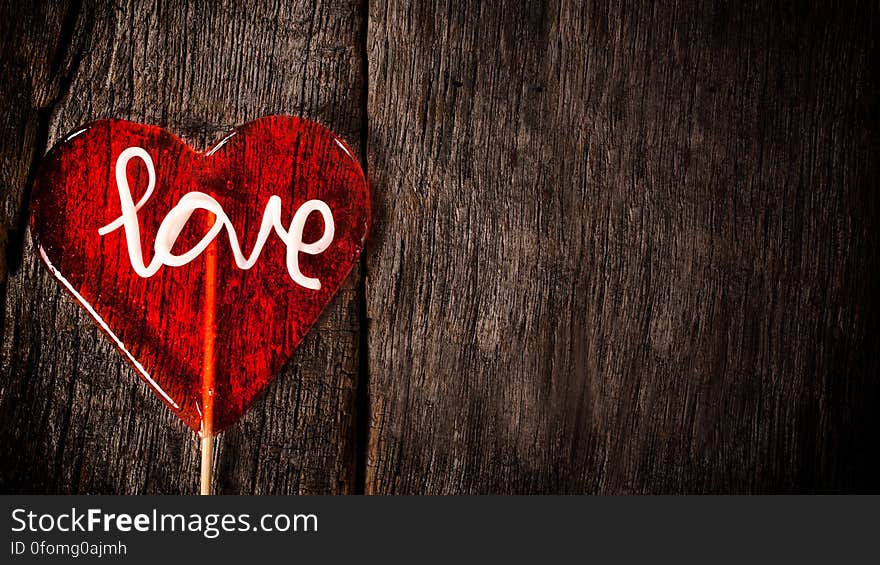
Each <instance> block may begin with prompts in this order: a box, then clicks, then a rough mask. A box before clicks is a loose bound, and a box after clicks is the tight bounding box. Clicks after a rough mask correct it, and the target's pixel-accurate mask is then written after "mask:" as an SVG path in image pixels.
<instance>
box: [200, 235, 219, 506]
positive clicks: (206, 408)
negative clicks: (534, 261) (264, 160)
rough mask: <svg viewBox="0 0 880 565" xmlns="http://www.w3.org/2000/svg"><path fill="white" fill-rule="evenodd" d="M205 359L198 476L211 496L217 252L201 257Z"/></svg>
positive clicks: (202, 489)
mask: <svg viewBox="0 0 880 565" xmlns="http://www.w3.org/2000/svg"><path fill="white" fill-rule="evenodd" d="M205 260H206V261H205V262H206V265H205V328H204V330H205V334H204V336H205V339H204V342H205V357H204V363H203V365H204V370H203V374H202V434H201V435H202V442H201V443H202V474H201V487H200V489H199V493H200V494H206V495H207V494H211V478H212V477H213V466H214V337H215V332H214V310H215V306H216V296H215V292H216V284H215V282H216V278H217V248H216V246H215V244H214V243H211V245H209V246H208V249H207V255H206V257H205Z"/></svg>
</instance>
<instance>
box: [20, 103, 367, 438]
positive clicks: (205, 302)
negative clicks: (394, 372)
mask: <svg viewBox="0 0 880 565" xmlns="http://www.w3.org/2000/svg"><path fill="white" fill-rule="evenodd" d="M33 202H34V204H33V216H32V221H31V229H32V230H33V234H34V236H35V238H36V242H37V244H38V246H39V252H40V254H41V256H42V258H43V259H44V261H45V262H46V264H47V265H48V266H49V269H50V270H51V271H52V273H53V274H54V275H55V276H56V277H57V278H58V280H59V281H60V282H61V283H62V284H63V285H64V286H65V287H66V288H67V290H69V291H70V292H71V293H72V294H73V295H74V296H75V297H76V299H77V300H78V301H79V302H80V303H81V304H82V306H83V307H84V308H85V309H86V310H87V311H88V312H89V314H91V315H92V316H93V317H94V318H95V320H96V321H97V323H98V324H99V325H100V326H101V328H102V329H103V330H104V331H105V332H106V333H107V334H108V335H109V336H110V338H111V339H112V340H113V341H114V342H115V343H116V345H117V346H118V347H119V349H120V350H121V351H122V352H123V353H124V354H125V356H126V357H127V358H128V360H129V361H130V362H131V364H132V365H133V366H134V367H135V369H137V371H138V373H139V374H140V376H141V377H142V378H143V379H144V380H145V381H146V382H147V383H149V385H150V386H151V387H152V388H153V390H154V391H155V392H156V394H157V395H158V396H159V397H160V398H162V400H163V401H164V402H165V403H166V404H168V405H169V406H170V407H171V408H172V409H173V410H174V411H175V412H176V413H177V414H178V415H179V416H180V418H181V419H182V420H183V421H184V422H186V424H187V425H188V426H189V427H191V428H192V429H193V430H196V431H199V430H201V429H204V428H206V429H207V430H212V429H213V432H215V433H216V432H219V431H222V430H223V429H224V428H226V427H228V426H229V425H230V424H232V423H234V422H235V421H236V420H237V419H238V418H239V417H240V416H241V415H242V413H243V412H244V411H245V410H246V409H247V408H248V406H249V405H250V404H251V402H253V400H254V398H255V397H256V396H257V395H258V394H259V393H260V391H262V390H263V388H264V387H265V386H266V385H267V384H268V383H269V382H270V381H271V379H272V377H273V376H274V375H275V373H276V372H277V371H278V370H279V369H280V368H281V366H282V365H283V364H284V363H285V361H287V359H288V358H289V357H290V355H291V354H292V353H293V351H294V349H295V348H296V347H297V345H299V343H300V341H302V339H303V337H304V336H305V334H306V332H308V330H309V328H310V327H311V326H312V324H314V323H315V321H316V320H317V319H318V316H319V315H320V313H321V311H322V310H323V309H324V307H325V306H326V305H327V303H328V302H329V301H330V299H331V298H332V297H333V294H334V293H335V292H336V290H337V289H338V288H339V286H340V285H341V284H342V282H343V280H344V279H345V277H346V276H347V275H348V273H349V271H350V270H351V268H352V267H353V265H354V264H355V261H357V258H358V256H359V254H360V252H361V250H362V249H363V244H364V238H365V237H366V234H367V229H368V225H369V219H370V199H369V189H368V188H367V183H366V180H365V179H364V174H363V172H362V171H361V167H360V165H359V164H358V161H357V159H355V158H354V156H353V154H352V152H351V150H349V148H348V147H347V146H346V145H345V143H343V142H342V141H341V140H340V139H339V138H337V137H336V136H335V135H333V133H331V132H330V131H329V130H327V129H326V128H324V127H323V126H320V125H318V124H315V123H312V122H309V121H306V120H301V119H298V118H292V117H281V116H275V117H267V118H261V119H259V120H256V121H254V122H251V123H249V124H247V125H245V126H243V127H241V128H239V129H238V130H236V131H235V132H233V133H231V134H229V135H228V136H227V137H225V138H224V139H223V140H222V141H220V142H219V143H218V144H217V145H216V146H215V147H214V148H213V149H211V150H210V151H207V152H204V153H203V152H196V151H193V150H192V149H191V148H190V147H189V146H187V145H186V144H185V143H184V142H183V141H181V140H180V139H178V138H177V137H175V136H173V135H171V134H170V133H168V132H166V131H165V130H163V129H161V128H158V127H155V126H145V125H141V124H136V123H131V122H126V121H120V120H101V121H98V122H95V123H93V124H91V125H89V126H87V127H85V128H83V129H80V130H79V131H76V132H74V133H72V134H70V135H69V136H68V137H67V138H66V139H64V141H63V142H61V143H59V144H58V145H57V146H56V147H55V148H53V149H52V151H51V152H50V153H49V154H48V155H47V156H46V158H45V159H44V161H43V163H42V165H41V167H40V170H39V172H38V174H37V177H36V182H35V187H34V201H33ZM206 424H207V426H206Z"/></svg>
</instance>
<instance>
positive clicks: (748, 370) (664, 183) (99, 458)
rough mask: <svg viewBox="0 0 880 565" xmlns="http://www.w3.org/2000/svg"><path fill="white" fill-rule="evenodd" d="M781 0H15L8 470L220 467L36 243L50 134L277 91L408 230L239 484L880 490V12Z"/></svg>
mask: <svg viewBox="0 0 880 565" xmlns="http://www.w3.org/2000/svg"><path fill="white" fill-rule="evenodd" d="M503 4H506V5H503ZM719 4H720V3H719ZM764 4H766V6H762V5H761V4H752V5H749V6H739V7H737V6H720V5H719V6H714V5H712V4H710V3H707V4H705V5H703V6H697V5H696V4H695V3H692V2H683V3H678V4H670V3H667V2H656V3H647V2H646V3H641V5H639V6H634V7H629V8H622V7H608V6H605V5H604V3H599V2H586V3H571V2H559V3H555V2H509V3H497V2H484V3H481V2H451V1H442V2H441V1H434V2H432V1H430V0H428V1H422V0H420V1H416V2H406V1H399V2H398V1H391V0H388V1H380V0H376V1H372V2H369V5H367V4H364V3H361V2H358V1H354V2H351V1H347V2H337V1H324V0H321V1H319V2H314V1H309V2H305V1H298V2H293V3H291V2H275V3H264V2H253V3H250V4H247V5H246V4H245V3H238V2H230V3H227V4H215V3H203V4H202V3H199V4H192V5H185V4H183V3H178V2H163V3H157V4H152V3H147V2H121V3H117V4H116V5H115V6H114V5H112V4H107V5H105V4H104V3H101V4H100V5H95V6H93V5H89V4H88V3H86V4H84V5H72V6H66V5H62V4H57V5H56V4H55V3H53V4H51V5H47V6H44V7H39V6H38V7H33V8H32V7H30V6H24V5H19V4H18V3H14V2H9V1H8V0H7V1H6V2H4V7H3V9H2V13H0V26H2V38H0V41H2V44H0V46H2V58H0V65H2V69H3V80H2V81H0V93H2V102H3V104H2V109H0V126H2V128H3V131H2V134H3V135H2V136H0V158H2V170H0V175H2V176H0V183H2V184H0V202H2V206H0V244H2V246H3V253H2V254H0V262H2V263H0V277H2V281H3V282H2V300H3V316H2V333H3V345H2V359H0V490H2V492H65V493H67V492H69V493H79V492H89V493H157V492H162V493H191V492H195V490H196V483H197V470H198V469H197V466H198V454H197V447H198V446H197V442H196V438H195V436H194V435H193V434H192V433H191V432H190V431H189V430H188V429H187V428H185V426H184V425H183V424H182V423H181V422H179V421H178V420H177V419H176V418H175V417H174V416H173V415H172V414H171V413H170V412H169V411H168V410H167V409H166V408H164V407H163V406H162V405H161V403H160V402H159V401H158V400H157V399H156V398H155V397H154V396H153V395H152V394H151V393H150V392H149V391H148V390H147V387H146V386H144V385H142V384H141V383H140V381H139V380H138V379H137V378H136V377H135V376H134V374H133V373H132V371H131V370H130V369H129V368H128V367H127V366H126V365H125V363H124V362H123V361H122V359H121V357H120V356H119V355H118V354H117V353H116V352H115V351H114V350H113V348H112V347H111V346H110V344H109V343H107V341H106V339H104V338H103V336H102V335H101V334H100V332H98V331H97V330H96V329H95V328H94V327H93V324H92V323H91V321H90V319H89V318H88V316H87V315H86V314H85V313H83V312H82V311H81V310H80V309H79V308H78V307H77V306H76V305H75V304H74V303H73V302H72V301H71V300H70V299H68V298H67V296H66V295H65V294H64V293H63V291H62V290H61V289H60V288H59V287H58V286H57V284H56V283H55V281H54V280H53V279H52V278H51V276H50V275H48V273H46V272H45V270H44V269H43V268H42V266H41V265H39V264H38V261H37V259H36V258H35V256H34V250H33V247H32V243H31V240H30V236H29V234H28V233H27V230H26V229H25V226H26V218H27V201H28V194H29V190H30V188H29V186H30V181H31V176H32V174H33V170H34V166H35V164H36V163H37V162H38V161H39V159H40V157H41V156H42V154H43V153H44V152H45V151H46V150H47V149H48V148H49V147H51V145H52V144H54V143H55V141H57V140H58V139H59V138H60V137H61V136H63V135H64V134H65V133H67V132H68V131H70V130H72V129H73V128H74V127H76V126H77V125H79V124H81V123H84V122H88V121H90V120H93V119H96V118H100V117H119V118H125V119H130V120H136V121H141V122H145V123H155V124H159V125H162V126H164V127H166V128H168V129H169V130H171V131H174V132H175V133H178V134H180V135H181V136H182V137H183V138H184V139H186V140H187V141H188V142H189V143H191V144H193V145H194V146H197V147H205V146H208V145H210V144H211V143H212V142H213V141H215V140H216V139H217V138H218V137H219V136H220V135H221V134H222V133H223V132H224V131H226V130H227V129H229V128H231V127H233V126H235V125H238V124H241V123H244V122H246V121H248V120H250V119H253V118H256V117H258V116H260V115H264V114H272V113H282V114H296V115H301V116H304V117H308V118H311V119H315V120H318V121H320V122H322V123H324V124H326V125H327V126H329V127H330V128H331V129H333V130H335V131H336V132H338V133H339V134H340V135H341V136H342V137H344V138H345V139H346V140H348V142H349V143H350V144H351V145H352V146H353V147H354V148H355V149H356V150H357V151H358V152H359V154H360V155H361V157H362V158H363V159H364V162H365V165H366V166H367V169H368V176H369V179H370V183H371V185H372V189H373V194H374V207H375V227H374V234H373V236H372V240H371V242H370V246H369V248H368V253H367V256H366V258H365V259H364V261H363V264H362V267H363V268H362V269H360V270H358V272H356V273H354V275H353V276H352V277H351V278H350V279H349V282H348V284H347V286H346V287H345V289H344V290H343V291H342V292H341V293H340V295H339V296H338V297H337V299H336V300H335V301H334V302H333V303H332V305H331V307H330V308H329V309H328V311H327V313H326V314H325V315H324V317H323V318H322V320H321V322H319V325H318V326H317V327H316V328H315V329H314V330H313V331H312V333H311V334H310V336H309V337H308V338H307V339H306V341H305V342H304V344H303V345H302V346H301V348H300V350H299V351H298V352H297V354H296V355H295V356H294V358H293V359H292V360H291V363H290V364H289V365H288V368H287V369H286V370H285V371H283V372H282V374H280V375H279V377H278V378H277V380H276V382H275V383H274V384H273V385H272V386H271V387H270V388H269V390H268V391H267V393H266V394H265V396H264V397H263V398H262V399H261V400H260V401H258V402H257V403H256V405H255V406H254V408H253V409H252V410H251V412H250V413H249V414H248V415H247V416H245V418H244V420H243V421H242V422H241V423H240V424H238V425H236V426H234V427H233V428H232V429H230V430H229V431H228V432H226V434H225V435H224V436H223V437H222V439H221V441H220V444H219V449H218V453H217V468H216V476H215V486H216V488H217V490H218V492H224V493H279V494H287V493H291V494H292V493H349V492H366V493H508V492H509V493H533V492H543V493H555V492H571V493H582V492H585V493H594V492H600V493H641V492H673V493H678V492H788V491H809V492H812V491H840V490H845V491H853V490H855V491H860V490H876V489H880V456H878V438H880V415H878V414H877V412H878V411H877V410H876V404H877V403H878V401H880V381H878V369H880V363H878V361H880V352H878V343H880V339H878V338H880V323H878V321H880V308H878V306H880V303H878V298H877V292H876V289H877V288H878V283H880V262H878V259H880V257H878V252H877V244H878V243H880V241H878V240H880V235H878V234H880V231H878V229H880V221H878V194H877V189H878V181H880V159H878V157H880V155H878V153H880V152H878V147H880V139H878V131H880V120H878V106H877V83H878V78H880V74H878V71H880V68H878V66H877V65H876V63H874V59H880V57H878V56H877V55H878V53H877V45H876V39H875V36H877V32H878V24H880V13H878V12H880V10H878V8H877V6H876V3H872V4H865V5H858V6H850V7H847V8H846V10H831V9H825V8H814V9H802V8H799V9H797V10H789V9H786V8H781V7H776V6H775V4H776V3H773V2H766V3H764Z"/></svg>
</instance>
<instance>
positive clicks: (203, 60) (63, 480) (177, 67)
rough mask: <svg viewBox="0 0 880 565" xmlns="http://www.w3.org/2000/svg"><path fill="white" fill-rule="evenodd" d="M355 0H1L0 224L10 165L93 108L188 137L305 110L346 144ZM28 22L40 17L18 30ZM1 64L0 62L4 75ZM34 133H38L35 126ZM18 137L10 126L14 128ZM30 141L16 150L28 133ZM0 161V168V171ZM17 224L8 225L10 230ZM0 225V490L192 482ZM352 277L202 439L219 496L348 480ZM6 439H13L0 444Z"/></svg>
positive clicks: (164, 435)
mask: <svg viewBox="0 0 880 565" xmlns="http://www.w3.org/2000/svg"><path fill="white" fill-rule="evenodd" d="M359 14H360V5H359V4H358V3H357V2H332V3H331V2H314V1H308V2H306V1H303V2H280V1H279V2H226V3H219V2H201V3H184V2H170V3H167V2H162V3H159V2H156V3H150V2H141V1H133V2H123V3H120V4H118V5H116V6H113V5H112V4H106V5H105V4H104V3H98V4H97V5H94V6H92V5H75V6H71V7H70V8H60V7H56V6H55V5H52V4H50V5H46V6H38V7H35V8H31V7H27V6H15V5H9V6H5V7H4V10H3V17H2V20H3V21H4V25H8V24H7V22H10V21H14V22H16V23H14V24H11V25H12V28H11V29H9V30H7V29H4V35H3V38H4V56H3V64H4V67H5V68H9V67H12V68H18V67H21V68H22V69H23V72H21V73H18V74H16V73H13V75H14V76H15V80H18V81H19V83H20V84H15V83H13V85H11V86H10V85H4V86H6V87H8V88H9V90H10V92H9V94H8V95H7V96H9V97H10V99H11V100H14V101H15V102H16V103H17V106H16V107H15V108H14V109H12V111H10V112H9V114H8V115H4V127H5V128H7V132H6V135H4V138H5V140H11V139H16V134H19V132H21V131H24V132H25V134H26V135H25V136H24V141H25V145H24V146H23V147H21V146H19V145H18V143H17V142H16V143H11V142H9V141H4V143H5V144H4V146H3V147H2V148H0V149H2V150H3V159H4V163H13V164H14V165H15V166H14V167H13V168H12V172H11V173H5V174H7V176H6V177H5V178H4V179H3V181H4V186H3V202H4V214H5V215H4V217H3V226H4V229H5V230H6V231H11V232H13V233H14V234H15V235H17V234H19V233H23V232H21V230H20V228H21V226H22V225H23V223H22V221H21V216H22V215H26V209H25V208H24V206H25V203H26V201H27V191H28V182H27V178H26V177H27V172H26V171H27V170H28V167H30V166H31V163H32V162H33V161H34V159H36V158H38V157H39V156H41V155H42V153H43V152H44V151H45V150H46V149H47V148H48V147H49V146H51V145H52V144H53V143H54V142H55V141H56V140H57V139H59V138H60V136H63V135H65V134H66V133H68V132H69V131H71V130H73V128H75V127H76V126H78V125H80V124H83V123H86V122H89V121H92V120H95V119H97V118H101V117H108V116H112V117H118V118H123V119H129V120H133V121H138V122H142V123H152V124H157V125H161V126H163V127H166V128H167V129H169V130H170V131H173V132H175V133H177V134H179V135H181V136H182V137H183V138H184V139H185V140H186V141H188V142H189V143H190V144H191V145H193V146H194V147H198V148H204V147H207V146H209V145H210V144H212V143H213V142H215V141H217V140H218V139H219V138H220V137H221V136H222V135H223V134H224V133H225V132H226V131H227V130H229V129H231V128H232V127H234V126H236V125H238V124H242V123H245V122H247V121H249V120H252V119H254V118H257V117H260V116H263V115H269V114H292V115H299V116H303V117H307V118H310V119H314V120H316V121H320V122H321V123H323V124H326V125H327V126H328V127H330V128H332V129H333V130H334V131H336V132H337V133H338V134H339V135H341V136H342V137H344V138H345V139H347V140H348V141H350V142H351V144H352V145H353V147H354V148H355V149H356V150H358V143H359V141H360V132H361V129H362V120H363V116H362V109H363V108H362V100H361V99H362V95H361V92H362V90H363V87H364V80H363V72H362V70H363V61H362V56H363V53H362V49H361V48H360V46H361V45H362V41H363V40H362V19H361V17H360V15H359ZM32 30H44V31H42V32H41V33H37V34H36V35H34V36H32V35H31V31H32ZM4 74H5V75H6V74H8V73H4ZM41 129H42V131H43V132H44V133H43V136H42V138H40V135H39V134H38V133H30V132H32V131H37V132H39V131H41ZM21 137H22V136H21V135H20V134H19V135H18V137H17V138H18V139H21ZM28 143H30V146H28ZM4 172H5V171H4ZM16 230H18V231H16ZM17 239H18V240H17V241H13V238H9V240H10V244H9V245H8V249H7V251H6V256H7V257H9V256H13V257H15V256H16V255H17V256H20V258H21V259H20V261H19V263H20V264H17V265H10V269H9V275H8V280H7V282H6V285H5V288H4V291H5V292H4V298H5V307H4V321H3V358H2V364H0V368H2V376H0V378H2V383H0V423H2V426H0V445H2V446H3V449H4V453H3V457H2V463H0V465H2V472H0V490H2V491H3V492H65V493H130V494H135V493H194V492H196V491H197V481H198V464H199V458H198V441H197V438H196V436H195V435H194V434H193V433H192V432H190V431H189V430H188V429H187V428H186V427H185V426H184V425H183V424H182V423H181V422H180V421H179V420H178V419H177V418H176V417H174V416H173V415H172V414H171V412H170V411H168V410H167V409H166V408H165V407H164V406H163V405H162V404H161V402H160V401H159V400H158V399H156V398H155V397H154V396H153V394H151V393H150V392H149V390H148V389H147V387H146V386H145V385H143V384H142V383H141V382H140V381H139V380H138V379H137V378H136V376H135V375H134V374H133V372H132V370H131V369H129V368H128V366H127V365H126V364H125V363H124V362H123V360H122V358H121V356H120V355H119V354H118V353H116V352H115V351H114V350H113V347H112V346H111V345H110V343H109V342H108V341H107V340H106V339H105V338H104V337H103V336H102V335H101V334H100V333H99V332H98V330H97V329H96V328H95V327H94V324H93V323H92V321H91V320H90V319H89V318H88V316H87V315H86V314H85V313H83V312H82V311H81V310H80V309H79V308H78V307H77V306H76V305H74V303H73V302H72V301H71V300H70V299H69V298H68V296H66V295H65V294H64V292H63V291H62V290H61V289H60V287H59V286H58V285H57V284H56V282H55V281H54V280H53V279H52V277H51V275H49V274H48V273H47V272H46V270H45V269H44V268H43V267H42V265H39V264H38V260H37V258H36V257H35V254H34V249H33V246H32V242H31V240H30V238H29V236H28V237H20V236H19V237H18V238H17ZM358 280H359V275H358V273H354V274H353V276H352V277H350V278H349V279H348V282H347V283H346V285H345V286H344V288H343V289H342V290H341V291H340V293H339V294H338V295H337V297H336V298H335V299H334V301H333V303H332V304H331V306H330V307H329V308H328V310H327V311H326V312H325V314H324V315H323V317H322V318H321V320H320V321H319V322H318V325H317V326H316V327H315V328H313V330H312V332H311V333H310V335H309V336H308V337H307V339H306V340H305V341H304V342H303V344H302V345H301V347H300V349H299V350H298V352H297V354H296V355H295V356H294V358H293V359H292V361H291V362H290V363H289V364H288V365H287V368H286V369H285V370H284V371H282V373H281V374H280V375H278V377H277V379H276V381H275V383H274V384H273V385H271V386H270V387H269V389H268V391H267V393H266V394H265V395H264V397H263V399H262V400H259V401H258V402H257V404H256V405H255V406H254V407H253V408H252V410H251V411H250V412H249V413H248V414H247V415H246V416H245V418H244V419H243V421H241V422H240V423H239V424H238V425H236V426H235V427H234V428H232V429H230V430H229V431H228V432H227V433H225V434H224V435H223V436H222V437H221V439H220V441H219V445H218V447H217V452H216V453H217V454H216V463H215V469H216V472H215V491H216V492H218V493H242V494H247V493H259V494H296V493H301V494H305V493H308V494H312V493H345V492H351V491H352V490H353V489H354V478H355V473H354V464H353V461H354V444H353V442H354V438H355V436H354V422H355V417H354V410H355V392H356V390H357V377H358V370H357V369H358V347H359V341H360V340H359V337H358V329H359V316H358V310H359V306H358V293H357V286H358ZM13 446H15V449H11V448H12V447H13Z"/></svg>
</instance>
